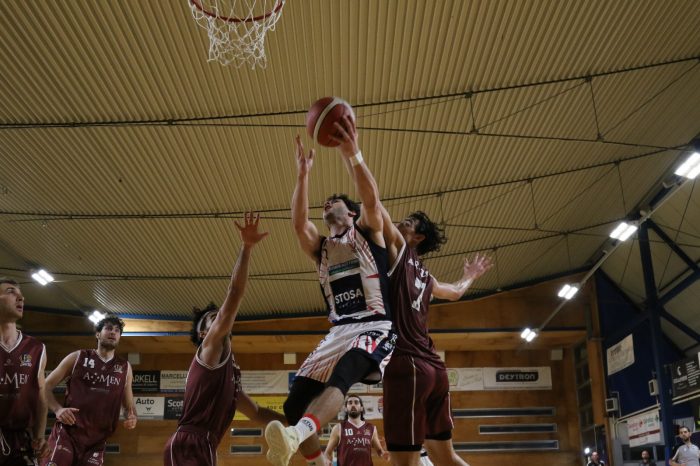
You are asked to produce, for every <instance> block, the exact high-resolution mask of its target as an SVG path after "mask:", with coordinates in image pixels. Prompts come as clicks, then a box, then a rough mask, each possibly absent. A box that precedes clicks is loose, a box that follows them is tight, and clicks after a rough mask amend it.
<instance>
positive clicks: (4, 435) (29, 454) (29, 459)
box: [0, 428, 37, 466]
mask: <svg viewBox="0 0 700 466" xmlns="http://www.w3.org/2000/svg"><path fill="white" fill-rule="evenodd" d="M0 447H2V448H0V466H30V465H31V466H34V465H36V464H37V463H36V462H35V460H34V450H33V448H32V437H31V436H30V435H29V432H27V431H26V430H8V429H2V428H0Z"/></svg>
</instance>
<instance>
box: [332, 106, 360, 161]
mask: <svg viewBox="0 0 700 466" xmlns="http://www.w3.org/2000/svg"><path fill="white" fill-rule="evenodd" d="M333 125H334V126H335V129H336V131H337V133H336V134H335V135H331V136H330V138H331V139H332V140H334V141H335V142H337V143H338V144H339V146H338V149H339V150H340V153H341V154H343V156H345V157H352V156H353V155H355V154H357V153H358V152H360V146H359V145H358V144H357V128H355V121H354V120H353V118H351V117H350V116H349V115H344V116H343V118H342V119H340V121H336V122H335V123H333Z"/></svg>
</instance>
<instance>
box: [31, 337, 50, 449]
mask: <svg viewBox="0 0 700 466" xmlns="http://www.w3.org/2000/svg"><path fill="white" fill-rule="evenodd" d="M45 370H46V348H44V352H43V353H42V354H41V361H40V362H39V373H38V375H37V381H38V383H39V403H37V406H36V423H35V424H34V432H33V433H32V449H33V450H34V455H35V456H36V457H37V458H43V457H45V456H46V455H48V454H49V446H48V444H47V443H46V434H45V433H44V432H45V431H46V415H47V414H48V402H47V400H46V379H45V377H44V371H45Z"/></svg>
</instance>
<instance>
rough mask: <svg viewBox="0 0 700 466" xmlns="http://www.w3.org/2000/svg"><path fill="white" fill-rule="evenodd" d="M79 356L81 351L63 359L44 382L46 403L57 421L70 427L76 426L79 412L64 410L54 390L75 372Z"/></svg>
mask: <svg viewBox="0 0 700 466" xmlns="http://www.w3.org/2000/svg"><path fill="white" fill-rule="evenodd" d="M79 354H80V351H74V352H72V353H71V354H69V355H68V356H66V357H65V358H63V361H61V363H60V364H59V365H58V367H56V369H54V370H53V371H52V372H51V373H50V374H49V376H48V377H46V381H45V382H44V393H45V394H46V402H47V404H48V407H49V409H50V410H51V411H53V412H54V413H55V414H56V419H58V420H59V421H61V422H62V423H63V424H66V425H69V426H72V425H73V424H75V414H76V413H77V412H78V411H79V410H78V409H76V408H64V407H63V406H62V405H61V403H59V402H58V400H57V399H56V396H54V394H53V389H54V388H56V385H58V384H59V383H61V382H62V381H63V380H65V379H66V377H68V376H69V375H70V374H71V372H73V367H74V366H75V363H76V362H77V360H78V355H79Z"/></svg>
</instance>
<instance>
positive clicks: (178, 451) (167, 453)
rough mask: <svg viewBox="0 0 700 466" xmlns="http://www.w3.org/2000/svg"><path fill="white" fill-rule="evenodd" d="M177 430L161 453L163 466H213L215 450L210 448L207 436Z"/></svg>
mask: <svg viewBox="0 0 700 466" xmlns="http://www.w3.org/2000/svg"><path fill="white" fill-rule="evenodd" d="M180 429H182V427H181V428H179V429H178V431H176V432H175V433H174V434H173V435H172V437H170V440H168V443H167V444H166V445H165V450H164V451H163V464H164V465H165V466H214V464H215V462H216V450H215V449H214V448H212V446H211V443H210V442H209V440H208V439H207V435H206V434H204V433H201V432H200V433H197V432H183V431H181V430H180Z"/></svg>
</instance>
